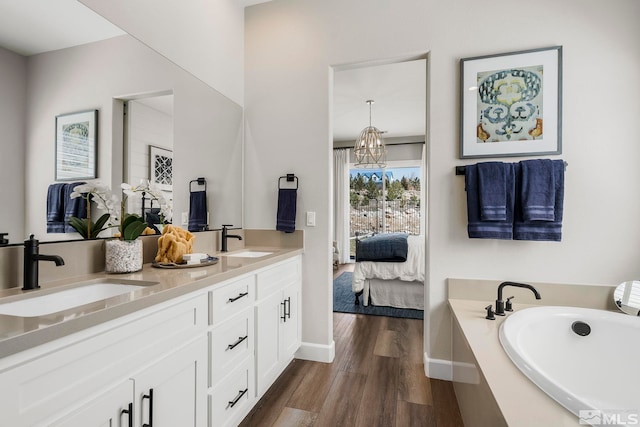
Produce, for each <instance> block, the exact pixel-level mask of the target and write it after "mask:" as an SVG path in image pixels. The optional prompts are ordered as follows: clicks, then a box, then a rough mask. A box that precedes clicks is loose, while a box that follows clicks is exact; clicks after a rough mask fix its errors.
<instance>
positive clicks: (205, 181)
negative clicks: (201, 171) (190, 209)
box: [189, 178, 207, 193]
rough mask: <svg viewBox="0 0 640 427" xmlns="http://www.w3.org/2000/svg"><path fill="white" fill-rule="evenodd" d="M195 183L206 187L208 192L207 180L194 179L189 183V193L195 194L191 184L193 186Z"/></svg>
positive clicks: (205, 189)
mask: <svg viewBox="0 0 640 427" xmlns="http://www.w3.org/2000/svg"><path fill="white" fill-rule="evenodd" d="M194 182H196V183H198V185H204V191H205V192H206V191H207V180H206V179H204V178H198V179H192V180H191V181H189V193H193V190H192V188H191V184H193V183H194Z"/></svg>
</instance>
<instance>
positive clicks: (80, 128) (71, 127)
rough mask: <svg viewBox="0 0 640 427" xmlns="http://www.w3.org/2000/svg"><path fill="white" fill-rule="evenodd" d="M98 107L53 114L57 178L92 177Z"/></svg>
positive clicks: (95, 150) (96, 156) (57, 179)
mask: <svg viewBox="0 0 640 427" xmlns="http://www.w3.org/2000/svg"><path fill="white" fill-rule="evenodd" d="M97 145H98V110H89V111H80V112H78V113H69V114H61V115H59V116H56V174H55V179H56V181H74V180H77V179H95V178H96V165H97V163H98V162H97V159H98V155H97V153H98V150H97V148H98V147H97Z"/></svg>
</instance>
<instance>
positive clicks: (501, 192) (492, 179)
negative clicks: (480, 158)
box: [476, 162, 510, 221]
mask: <svg viewBox="0 0 640 427" xmlns="http://www.w3.org/2000/svg"><path fill="white" fill-rule="evenodd" d="M476 166H477V168H478V197H479V201H480V219H481V220H482V221H505V220H506V219H507V178H506V171H507V169H508V168H509V167H510V166H508V165H505V164H504V163H502V162H485V163H478V164H477V165H476Z"/></svg>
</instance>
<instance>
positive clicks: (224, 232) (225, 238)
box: [221, 224, 242, 252]
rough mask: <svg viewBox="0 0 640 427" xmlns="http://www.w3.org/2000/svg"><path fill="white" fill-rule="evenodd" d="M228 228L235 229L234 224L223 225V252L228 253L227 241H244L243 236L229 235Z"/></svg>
mask: <svg viewBox="0 0 640 427" xmlns="http://www.w3.org/2000/svg"><path fill="white" fill-rule="evenodd" d="M227 227H233V224H222V249H221V250H222V252H227V239H229V238H232V239H238V240H242V236H239V235H237V234H229V232H228V230H227Z"/></svg>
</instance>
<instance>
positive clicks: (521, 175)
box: [456, 159, 566, 242]
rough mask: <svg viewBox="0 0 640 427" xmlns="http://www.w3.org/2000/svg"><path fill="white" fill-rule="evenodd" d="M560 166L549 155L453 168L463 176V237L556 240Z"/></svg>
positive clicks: (558, 238) (560, 201)
mask: <svg viewBox="0 0 640 427" xmlns="http://www.w3.org/2000/svg"><path fill="white" fill-rule="evenodd" d="M565 167H566V163H565V162H563V161H562V160H549V159H536V160H523V161H521V162H519V163H502V162H484V163H477V164H475V165H467V166H459V167H457V168H456V174H459V175H462V174H463V175H464V176H465V190H466V192H467V219H468V224H467V233H468V235H469V238H479V239H503V240H511V239H513V240H533V241H555V242H559V241H561V239H562V219H563V211H564V170H565Z"/></svg>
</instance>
